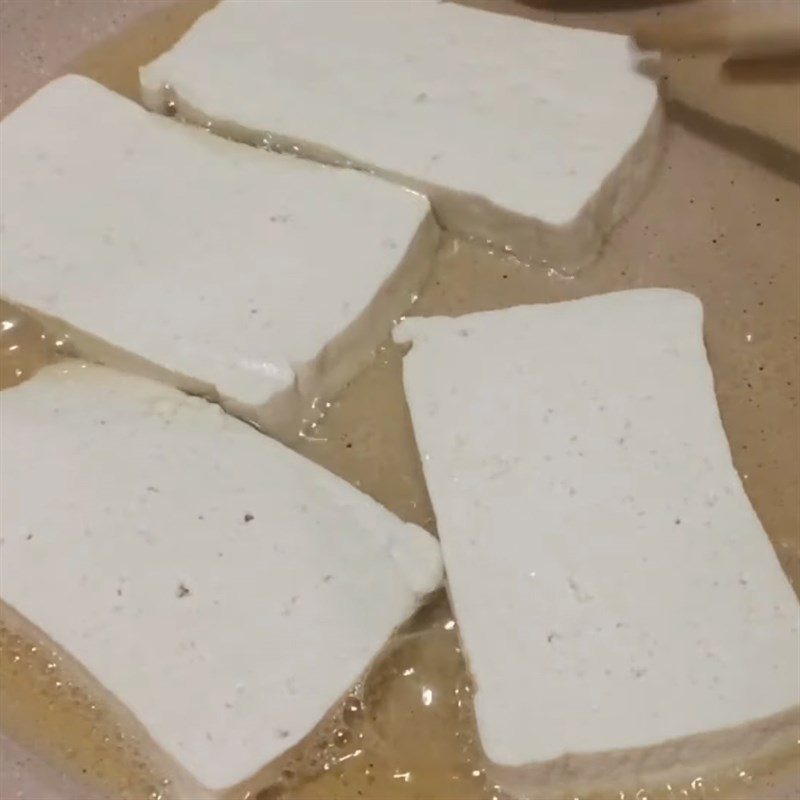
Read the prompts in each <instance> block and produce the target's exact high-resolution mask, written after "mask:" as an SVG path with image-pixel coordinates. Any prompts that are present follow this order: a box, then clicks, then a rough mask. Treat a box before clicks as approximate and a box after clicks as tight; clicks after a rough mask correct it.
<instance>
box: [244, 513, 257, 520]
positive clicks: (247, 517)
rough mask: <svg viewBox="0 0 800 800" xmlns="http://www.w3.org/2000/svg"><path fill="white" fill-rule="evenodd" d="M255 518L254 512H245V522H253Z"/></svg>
mask: <svg viewBox="0 0 800 800" xmlns="http://www.w3.org/2000/svg"><path fill="white" fill-rule="evenodd" d="M254 519H255V517H254V516H253V515H252V514H245V515H244V521H245V522H252V521H253V520H254Z"/></svg>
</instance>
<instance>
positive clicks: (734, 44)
mask: <svg viewBox="0 0 800 800" xmlns="http://www.w3.org/2000/svg"><path fill="white" fill-rule="evenodd" d="M633 38H634V41H635V42H636V44H637V46H638V47H639V49H640V50H644V51H654V50H661V51H663V52H670V53H688V52H692V53H700V52H709V51H717V52H720V53H725V54H727V55H729V56H730V57H732V58H768V57H773V56H775V57H785V56H789V55H796V54H798V53H800V2H798V1H797V0H792V2H790V3H785V2H769V1H768V0H767V2H763V0H762V2H758V0H743V1H742V2H741V3H740V4H737V3H730V4H723V3H722V2H720V1H719V0H716V2H714V3H713V4H710V5H708V6H704V5H701V6H699V7H697V8H695V9H691V8H687V9H681V10H676V11H675V13H673V14H670V15H665V17H663V18H662V19H660V20H659V21H658V22H654V23H648V24H644V25H642V26H640V27H639V28H638V29H637V30H636V31H635V32H634V37H633Z"/></svg>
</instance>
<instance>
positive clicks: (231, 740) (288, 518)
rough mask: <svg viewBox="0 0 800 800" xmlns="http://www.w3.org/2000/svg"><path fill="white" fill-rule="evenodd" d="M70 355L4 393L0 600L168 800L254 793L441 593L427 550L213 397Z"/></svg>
mask: <svg viewBox="0 0 800 800" xmlns="http://www.w3.org/2000/svg"><path fill="white" fill-rule="evenodd" d="M65 363H66V364H69V366H68V367H67V368H65V367H64V365H63V364H62V365H56V366H51V367H48V368H46V369H45V370H43V371H42V372H41V373H39V375H37V376H36V377H35V378H34V379H32V380H30V381H28V382H26V383H23V384H21V385H19V386H17V387H15V388H13V389H9V390H7V391H4V392H3V394H2V403H0V413H1V415H2V430H3V436H2V458H0V487H1V491H2V495H1V505H0V522H1V524H2V540H0V596H1V597H2V600H3V602H4V603H5V604H7V605H8V606H10V607H11V608H12V609H13V610H15V611H16V612H18V614H19V615H21V617H23V618H24V619H25V620H28V621H29V623H31V624H32V625H34V626H36V628H38V629H39V630H40V631H41V632H43V633H44V634H45V635H46V636H47V637H49V638H50V639H51V640H52V641H53V642H55V644H56V645H57V646H58V647H60V648H63V650H64V651H66V653H67V654H68V655H70V656H72V657H73V658H74V659H75V660H77V662H79V664H80V665H82V667H84V668H85V670H86V671H88V673H89V674H90V675H91V676H92V677H93V679H94V680H95V681H97V683H98V684H99V685H100V687H102V689H103V690H104V691H105V693H106V698H107V700H108V701H109V702H110V703H111V704H112V707H114V708H117V709H118V710H119V711H120V713H122V714H123V716H125V717H126V718H129V717H130V716H131V715H132V717H133V720H134V721H135V722H137V723H138V724H139V725H140V726H142V727H143V729H144V735H145V739H146V741H148V742H149V743H150V744H151V745H152V746H153V753H154V758H155V759H156V761H157V762H158V763H160V764H161V767H162V769H163V770H164V771H165V773H166V774H167V775H169V776H170V777H172V778H173V781H174V784H175V786H176V792H177V796H178V797H180V798H183V800H200V798H207V797H237V798H239V797H241V796H242V794H243V790H242V787H243V786H244V787H249V788H263V785H264V784H265V783H268V782H269V781H270V780H272V779H273V778H274V777H275V773H276V771H277V773H278V774H279V773H280V769H281V764H282V763H283V762H281V759H282V757H283V756H284V755H286V754H288V753H289V751H291V750H292V748H294V747H295V746H298V745H299V746H302V745H303V743H304V739H305V737H307V736H308V735H309V734H311V732H312V731H313V730H314V728H315V726H317V724H318V723H319V722H320V721H321V720H322V719H323V717H325V715H326V713H327V712H328V711H329V710H330V709H331V708H332V707H333V706H334V705H335V704H336V703H337V701H338V699H339V698H340V697H341V696H342V695H344V694H345V693H346V692H347V691H348V689H349V687H350V686H351V685H352V684H353V683H354V682H355V681H357V680H358V679H359V676H360V675H361V674H362V673H363V672H364V670H365V669H366V668H367V666H368V664H369V663H370V661H371V659H372V658H373V657H374V656H375V655H376V654H377V653H378V651H379V650H380V648H381V647H382V645H383V644H384V642H385V641H386V640H387V638H388V637H389V636H390V635H391V633H392V631H393V630H394V628H395V627H396V626H398V625H399V624H400V623H401V622H403V620H405V619H406V617H408V616H409V615H410V614H411V613H412V612H413V611H414V610H415V608H416V607H417V605H418V604H419V603H420V602H421V600H422V598H423V597H424V596H425V595H426V594H427V593H429V592H430V591H432V590H434V589H435V588H436V587H437V586H438V585H439V583H440V579H441V561H440V556H439V548H438V544H437V542H436V540H435V539H434V538H433V537H432V536H430V535H429V534H428V533H426V532H425V531H423V530H422V529H420V528H417V527H415V526H413V525H410V524H404V523H403V522H401V521H400V520H399V519H398V518H397V517H395V516H394V515H392V514H391V513H389V512H388V511H387V510H386V509H384V508H383V507H382V506H380V505H378V504H377V503H376V502H374V501H373V500H371V499H370V498H369V497H367V496H366V495H364V494H361V493H360V492H358V491H357V490H356V489H354V488H352V487H351V486H350V485H349V484H347V483H345V482H344V481H342V480H340V479H339V478H337V477H336V476H334V475H333V474H331V473H329V472H327V471H326V470H324V469H322V468H321V467H318V466H316V465H315V464H313V463H311V462H310V461H308V460H306V459H304V458H301V457H300V456H298V455H296V454H295V453H293V452H292V451H291V450H289V449H287V448H286V447H284V446H283V445H281V444H278V443H277V442H275V441H274V440H272V439H269V438H268V437H266V436H263V435H261V434H259V433H258V432H256V431H255V430H253V429H252V428H251V427H249V426H247V425H245V424H244V423H242V422H239V421H238V420H235V419H233V418H232V417H230V416H228V415H227V414H225V413H224V412H223V411H222V410H221V409H220V408H219V407H217V406H215V405H212V404H209V403H207V402H205V401H204V400H202V399H199V398H193V397H187V396H186V395H184V394H182V393H180V392H178V391H176V390H174V389H171V388H169V387H166V386H164V385H163V384H161V383H156V382H154V381H149V380H145V379H142V378H138V377H133V376H128V375H124V374H121V373H116V372H114V371H112V370H109V369H107V368H105V367H100V366H93V365H86V364H84V363H83V362H65ZM82 365H83V366H82ZM287 757H288V755H287ZM256 775H258V776H259V777H258V780H255V779H253V780H255V784H253V781H251V778H253V776H256ZM233 787H239V788H238V789H237V790H234V789H233ZM170 796H172V795H170Z"/></svg>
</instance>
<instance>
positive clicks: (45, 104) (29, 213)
mask: <svg viewBox="0 0 800 800" xmlns="http://www.w3.org/2000/svg"><path fill="white" fill-rule="evenodd" d="M0 148H1V149H0V156H1V157H2V180H3V202H2V209H0V214H1V215H2V226H3V236H2V240H1V241H0V258H2V264H3V281H2V290H1V291H2V295H3V296H4V297H5V298H6V299H8V300H10V301H11V302H12V303H16V304H18V305H20V306H23V307H25V308H27V309H28V310H30V311H32V312H33V313H35V314H36V315H37V316H39V317H40V318H41V319H42V320H43V321H44V322H45V323H46V324H47V326H48V327H49V328H50V329H51V330H52V331H53V332H54V333H56V334H62V333H64V332H65V331H66V332H67V333H68V334H69V335H70V336H71V337H72V339H73V343H74V344H75V345H76V346H77V348H78V351H79V352H80V354H81V355H82V356H84V357H86V358H89V359H90V360H96V361H100V362H102V363H105V364H109V365H112V366H122V367H124V368H126V369H127V370H129V371H130V370H133V371H138V372H139V373H141V374H144V375H145V376H147V377H154V378H159V379H161V380H165V381H167V382H169V383H171V384H174V385H176V386H178V387H179V388H181V389H185V390H187V391H189V392H192V393H195V394H202V395H205V396H207V397H210V398H213V399H218V400H221V401H222V402H223V404H224V405H225V406H226V407H227V408H228V409H229V410H231V411H233V412H234V413H236V414H238V415H240V416H244V417H247V418H248V419H250V420H253V421H255V422H256V423H258V424H259V425H260V426H261V427H263V428H265V429H267V430H269V431H270V432H272V433H278V434H282V435H284V436H287V437H288V436H290V435H291V434H293V433H295V432H296V430H297V429H298V427H299V424H300V422H299V421H300V419H301V418H302V417H303V414H304V413H305V412H307V410H308V407H309V406H310V405H311V404H312V402H313V400H314V399H315V398H316V397H317V396H322V397H323V398H324V397H329V396H331V395H333V394H335V393H336V391H338V390H339V389H340V388H341V387H342V386H343V385H344V384H345V383H346V382H347V381H348V380H349V379H350V378H351V377H352V376H353V375H354V374H355V373H356V372H357V371H358V370H359V369H360V368H361V367H363V366H364V365H365V364H366V363H368V362H369V361H370V359H371V357H372V353H373V351H374V348H375V347H376V346H377V345H378V344H380V343H381V341H382V340H383V339H384V338H385V337H386V336H388V333H389V330H390V327H391V324H392V320H393V319H396V318H397V317H399V316H401V315H402V313H403V312H404V311H405V310H406V309H407V308H408V306H409V305H410V304H411V302H412V299H413V297H414V295H415V294H416V292H417V291H418V290H419V288H420V286H421V284H422V282H423V281H424V279H425V277H426V276H427V273H428V270H429V268H430V266H431V264H432V258H433V253H434V249H435V244H436V239H437V231H438V228H437V227H436V225H435V223H434V222H433V221H432V217H431V215H430V213H429V206H428V203H427V201H426V200H425V198H423V197H421V196H419V195H416V194H414V193H412V192H408V191H402V190H399V189H397V188H395V187H393V186H389V185H387V184H386V183H385V182H384V181H381V180H378V179H376V178H372V177H370V176H368V175H363V174H359V173H355V172H352V171H349V170H338V169H331V168H326V167H322V166H320V165H318V164H311V163H308V162H304V161H301V160H299V159H296V158H291V157H288V156H279V155H276V154H273V153H265V152H258V151H256V150H255V149H253V148H251V147H246V146H244V145H240V144H235V143H232V142H228V141H225V140H223V139H221V138H218V137H215V136H211V135H209V134H208V133H205V132H202V131H199V130H197V129H196V128H193V127H190V126H186V125H182V124H179V123H177V122H175V121H173V120H166V119H163V118H162V117H160V116H158V115H155V114H150V113H148V112H147V111H145V110H144V109H142V108H141V107H140V106H138V105H136V104H135V103H132V102H131V101H129V100H127V99H125V98H123V97H120V96H118V95H116V94H114V93H112V92H110V91H108V90H107V89H105V88H103V87H101V86H100V85H98V84H95V83H93V82H92V81H90V80H88V79H86V78H81V77H78V76H74V75H73V76H67V77H65V78H61V79H60V80H57V81H55V82H54V83H51V84H50V85H49V86H47V87H45V88H44V89H42V90H41V91H40V92H39V93H38V94H36V95H35V96H34V97H33V98H32V99H31V100H29V101H28V102H27V103H25V104H24V105H23V106H21V107H20V108H19V109H17V110H16V111H14V112H13V113H12V114H11V115H10V116H9V117H7V118H6V119H5V120H4V121H3V122H2V125H0Z"/></svg>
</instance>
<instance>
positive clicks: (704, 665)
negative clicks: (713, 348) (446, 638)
mask: <svg viewBox="0 0 800 800" xmlns="http://www.w3.org/2000/svg"><path fill="white" fill-rule="evenodd" d="M395 337H396V339H397V340H398V341H400V342H411V344H412V347H411V350H410V352H409V353H408V355H406V357H405V360H404V362H403V374H404V381H405V388H406V393H407V396H408V402H409V406H410V409H411V415H412V418H413V423H414V431H415V434H416V439H417V443H418V445H419V450H420V452H421V454H422V461H423V466H424V470H425V476H426V478H427V482H428V489H429V491H430V494H431V498H432V501H433V505H434V509H435V512H436V517H437V520H438V530H439V535H440V537H441V543H442V549H443V555H444V560H445V569H446V572H447V576H448V583H449V590H450V593H451V598H452V602H453V607H454V610H455V614H456V617H457V619H458V622H459V626H460V631H461V636H462V639H463V647H464V653H465V656H466V658H467V662H468V664H469V666H470V669H471V672H472V675H473V677H474V679H475V682H476V690H477V697H476V712H477V720H478V727H479V732H480V739H481V742H482V745H483V749H484V751H485V753H486V755H487V757H488V759H489V760H490V761H491V762H493V764H492V766H491V769H490V772H491V773H492V774H493V776H494V777H495V778H496V779H497V780H498V781H499V782H500V783H501V785H503V786H506V787H508V788H510V789H513V790H515V791H519V792H522V793H525V792H526V791H531V789H530V787H531V786H532V785H534V784H536V785H537V787H539V793H538V794H537V793H536V792H533V796H537V797H541V796H552V795H550V794H546V793H545V792H543V791H542V790H541V786H540V783H539V782H540V781H543V780H555V779H556V778H558V777H560V778H568V779H570V780H578V779H588V780H592V779H595V780H605V781H610V782H611V783H612V786H613V784H614V780H615V779H616V778H622V779H624V780H630V779H631V778H633V777H634V776H636V775H640V774H642V773H644V772H651V771H653V772H670V770H672V769H673V768H679V767H681V766H686V764H687V763H688V762H689V761H692V760H695V761H700V762H702V761H704V760H710V761H714V760H716V759H718V758H731V759H734V758H737V757H739V756H741V755H743V754H746V755H750V756H752V755H754V754H755V753H756V752H757V751H758V749H759V747H760V746H761V745H763V744H767V743H769V742H773V737H774V736H778V735H779V734H781V733H783V734H785V733H786V730H787V728H788V727H790V726H791V725H797V721H798V709H797V703H798V702H799V701H800V680H799V679H798V676H800V638H799V637H798V619H799V614H800V612H799V608H798V602H797V598H796V597H795V594H794V592H793V591H792V588H791V586H790V584H789V582H788V580H787V579H786V577H785V576H784V574H783V572H782V570H781V567H780V564H779V562H778V560H777V557H776V555H775V553H774V551H773V549H772V546H771V544H770V542H769V539H768V538H767V536H766V535H765V532H764V530H763V528H762V526H761V524H760V522H759V520H758V518H757V516H756V514H755V512H754V511H753V508H752V506H751V505H750V503H749V501H748V498H747V495H746V494H745V492H744V490H743V488H742V484H741V481H740V480H739V477H738V475H737V473H736V470H735V469H734V466H733V464H732V461H731V455H730V451H729V448H728V443H727V440H726V437H725V432H724V430H723V427H722V424H721V420H720V416H719V411H718V409H717V404H716V400H715V396H714V385H713V377H712V374H711V370H710V368H709V365H708V362H707V359H706V353H705V349H704V345H703V334H702V307H701V305H700V303H699V301H698V300H697V299H696V298H695V297H693V296H692V295H689V294H685V293H683V292H678V291H672V290H667V289H643V290H635V291H628V292H619V293H615V294H607V295H603V296H598V297H589V298H586V299H583V300H576V301H572V302H565V303H555V304H551V305H534V306H519V307H516V308H511V309H508V310H504V311H491V312H486V313H478V314H470V315H467V316H463V317H460V318H456V319H452V318H430V319H407V320H405V321H404V322H403V323H401V325H400V326H398V328H396V330H395ZM685 737H691V738H688V739H687V738H685ZM676 740H678V741H677V742H676ZM665 742H669V743H670V744H669V746H667V747H664V748H658V747H657V746H658V745H661V744H662V743H665ZM773 743H774V742H773ZM599 753H609V754H610V755H609V760H608V761H603V760H602V759H600V760H599V761H598V760H597V759H595V758H594V756H595V755H597V754H599ZM568 754H571V755H568ZM560 757H563V758H561V760H560V761H559V762H557V763H555V764H554V763H553V760H555V759H559V758H560ZM548 762H550V763H548ZM695 774H696V773H695ZM619 785H620V784H619V782H617V783H616V789H617V790H618V789H619Z"/></svg>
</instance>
